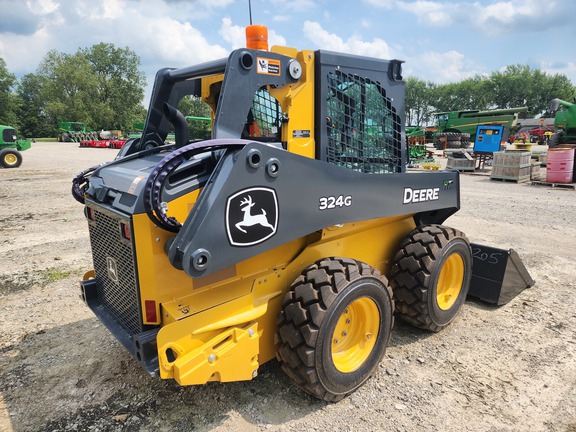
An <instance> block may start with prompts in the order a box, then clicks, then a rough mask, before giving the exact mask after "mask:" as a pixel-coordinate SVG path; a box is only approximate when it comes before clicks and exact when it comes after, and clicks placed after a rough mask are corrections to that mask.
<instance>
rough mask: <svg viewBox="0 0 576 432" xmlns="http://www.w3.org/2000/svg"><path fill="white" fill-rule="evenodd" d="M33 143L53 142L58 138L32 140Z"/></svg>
mask: <svg viewBox="0 0 576 432" xmlns="http://www.w3.org/2000/svg"><path fill="white" fill-rule="evenodd" d="M32 139H33V140H34V142H54V141H58V138H32Z"/></svg>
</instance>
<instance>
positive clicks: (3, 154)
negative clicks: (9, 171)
mask: <svg viewBox="0 0 576 432" xmlns="http://www.w3.org/2000/svg"><path fill="white" fill-rule="evenodd" d="M0 165H2V166H3V167H4V168H18V167H19V166H20V165H22V155H21V154H20V152H19V151H18V150H14V149H4V150H1V151H0Z"/></svg>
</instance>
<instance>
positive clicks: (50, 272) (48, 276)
mask: <svg viewBox="0 0 576 432" xmlns="http://www.w3.org/2000/svg"><path fill="white" fill-rule="evenodd" d="M70 274H71V273H70V272H69V271H68V270H61V269H57V268H49V269H46V270H43V271H41V272H40V280H41V281H42V284H44V285H48V284H51V283H53V282H58V281H59V280H62V279H66V278H67V277H68V276H70Z"/></svg>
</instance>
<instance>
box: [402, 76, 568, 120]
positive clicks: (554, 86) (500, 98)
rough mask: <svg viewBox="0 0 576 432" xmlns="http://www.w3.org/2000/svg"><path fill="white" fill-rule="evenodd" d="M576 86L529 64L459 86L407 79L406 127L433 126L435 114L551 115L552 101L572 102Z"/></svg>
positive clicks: (456, 84)
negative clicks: (500, 112)
mask: <svg viewBox="0 0 576 432" xmlns="http://www.w3.org/2000/svg"><path fill="white" fill-rule="evenodd" d="M574 97H576V87H575V86H574V85H572V83H571V82H570V80H569V79H568V77H567V76H566V75H563V74H555V75H550V74H547V73H546V72H542V71H541V70H540V69H531V68H530V67H529V66H526V65H511V66H507V67H506V68H505V69H504V70H503V71H499V72H493V73H491V74H490V75H489V76H481V75H476V76H474V77H472V78H468V79H465V80H462V81H460V82H456V83H449V84H435V83H433V82H430V81H423V80H420V79H418V78H413V77H410V78H407V80H406V124H408V125H414V126H424V125H429V124H433V122H434V113H436V112H446V111H463V110H488V109H501V108H515V107H521V106H525V107H528V111H527V112H525V113H522V114H521V116H522V117H524V118H533V117H536V116H549V115H552V114H551V113H549V112H548V110H549V105H550V101H551V100H552V99H554V98H560V99H563V100H567V101H572V100H573V99H574Z"/></svg>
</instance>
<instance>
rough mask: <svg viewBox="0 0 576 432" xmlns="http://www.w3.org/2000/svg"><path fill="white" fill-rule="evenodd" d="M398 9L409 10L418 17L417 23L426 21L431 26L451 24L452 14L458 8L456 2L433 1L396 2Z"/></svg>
mask: <svg viewBox="0 0 576 432" xmlns="http://www.w3.org/2000/svg"><path fill="white" fill-rule="evenodd" d="M396 6H397V7H398V8H399V9H402V10H405V11H407V12H411V13H413V14H415V15H417V17H418V22H419V23H426V24H429V25H432V26H448V25H450V24H452V22H453V20H454V19H453V17H452V16H451V15H452V14H454V13H456V12H457V10H458V7H457V4H453V3H452V4H450V5H446V4H445V3H439V2H433V1H423V0H421V1H415V2H410V3H408V2H401V1H399V2H396Z"/></svg>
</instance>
